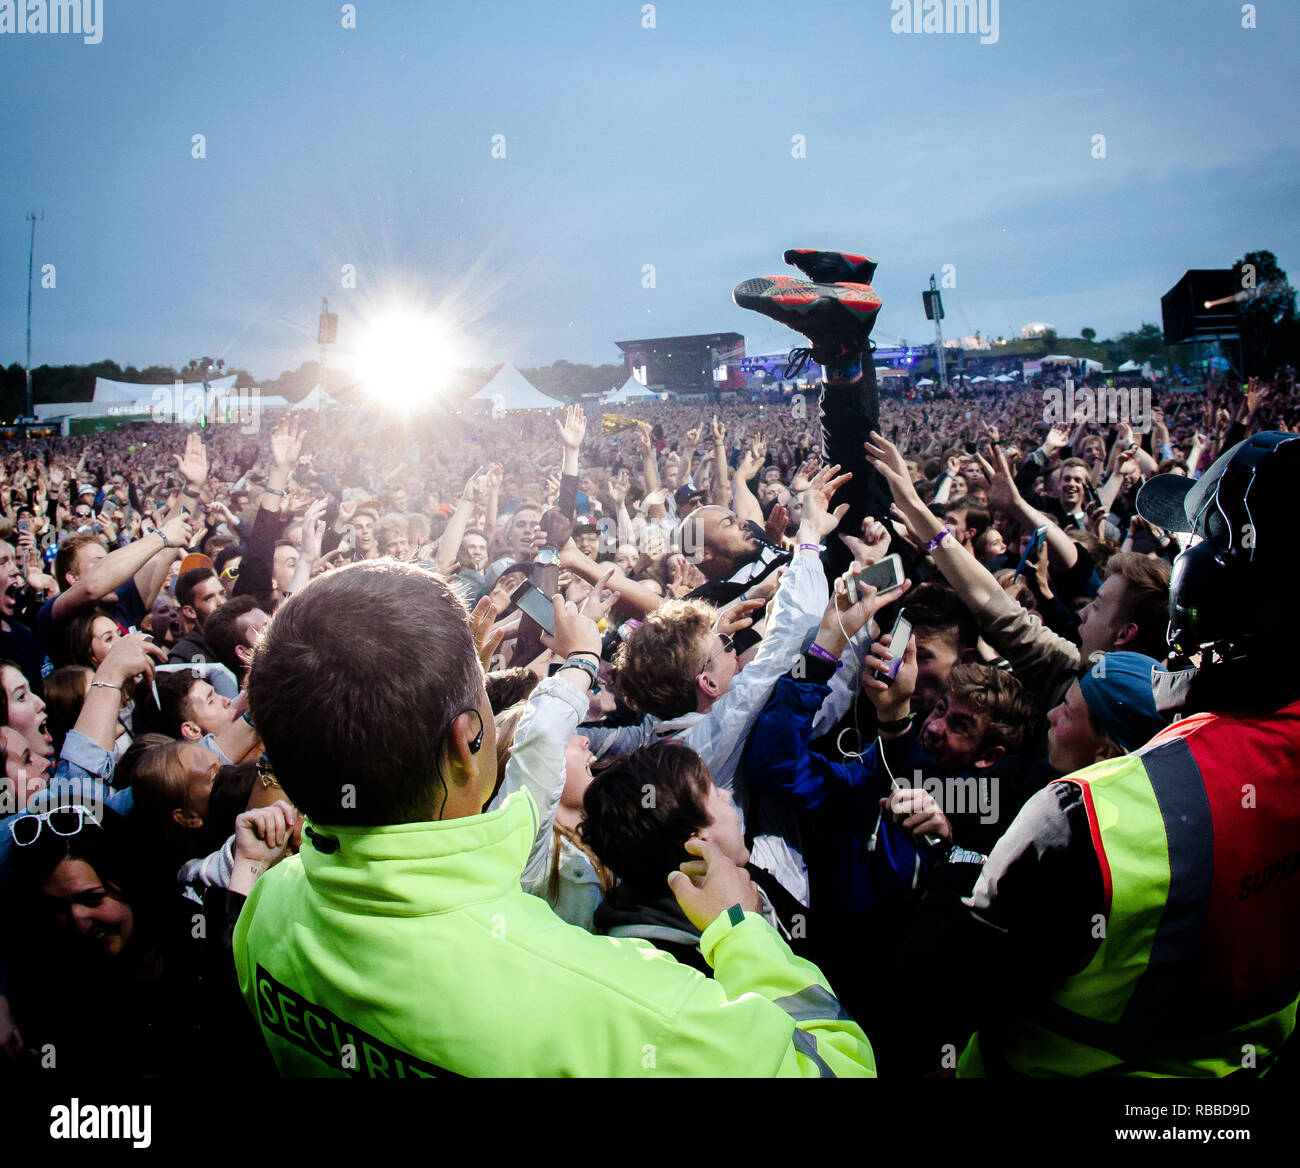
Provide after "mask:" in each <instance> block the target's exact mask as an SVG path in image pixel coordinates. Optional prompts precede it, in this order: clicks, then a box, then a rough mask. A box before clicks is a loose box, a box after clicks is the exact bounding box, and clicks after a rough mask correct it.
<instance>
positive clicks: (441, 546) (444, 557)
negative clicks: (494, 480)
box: [434, 466, 486, 572]
mask: <svg viewBox="0 0 1300 1168" xmlns="http://www.w3.org/2000/svg"><path fill="white" fill-rule="evenodd" d="M485 474H486V472H485V471H484V469H483V468H482V467H481V466H480V467H479V468H478V470H476V471H475V472H474V473H473V474H472V475H470V476H469V481H468V482H467V483H466V484H465V490H464V491H463V492H462V493H461V496H460V502H459V503H457V504H456V510H455V511H453V512H452V516H451V518H450V519H449V520H448V521H447V526H446V527H445V528H444V529H443V532H442V536H441V537H440V538H439V540H438V552H437V555H436V556H435V557H434V564H435V566H436V567H437V569H438V571H440V572H445V571H447V569H448V568H450V567H451V566H452V564H454V563H455V562H456V556H457V554H458V553H459V552H460V545H461V542H462V541H463V540H464V538H465V529H466V528H467V527H468V526H469V519H470V516H471V515H473V514H474V505H475V504H476V503H477V502H478V500H479V496H480V495H481V494H482V493H483V489H484V477H485Z"/></svg>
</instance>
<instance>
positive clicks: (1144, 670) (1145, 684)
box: [1079, 649, 1168, 750]
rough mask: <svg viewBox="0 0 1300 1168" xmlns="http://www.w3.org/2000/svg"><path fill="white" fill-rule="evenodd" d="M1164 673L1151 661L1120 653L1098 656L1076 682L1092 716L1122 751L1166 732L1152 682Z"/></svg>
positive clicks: (1136, 746)
mask: <svg viewBox="0 0 1300 1168" xmlns="http://www.w3.org/2000/svg"><path fill="white" fill-rule="evenodd" d="M1167 672H1168V670H1167V669H1165V667H1164V666H1163V665H1161V664H1160V662H1159V661H1157V660H1156V659H1155V658H1154V657H1148V656H1147V655H1146V654H1145V653H1131V652H1128V651H1127V650H1123V649H1120V650H1116V651H1115V652H1113V653H1106V654H1103V655H1101V656H1099V657H1098V659H1097V661H1096V663H1095V664H1094V665H1093V667H1092V668H1091V669H1089V670H1088V672H1087V673H1085V674H1084V675H1083V676H1082V677H1080V678H1079V689H1080V690H1082V692H1083V700H1084V701H1085V702H1087V703H1088V709H1089V710H1090V711H1091V713H1092V716H1093V717H1094V718H1095V719H1096V720H1097V723H1098V725H1100V726H1101V728H1102V729H1103V730H1104V731H1105V732H1106V733H1107V734H1109V735H1110V737H1111V738H1113V739H1114V740H1115V743H1116V744H1117V745H1118V746H1119V747H1120V748H1121V749H1123V750H1136V749H1137V748H1138V747H1139V746H1142V745H1143V744H1144V743H1146V742H1148V741H1150V739H1152V738H1153V737H1155V735H1156V734H1157V733H1159V732H1160V731H1161V730H1163V729H1164V728H1165V725H1166V721H1167V720H1166V719H1165V718H1164V717H1163V716H1162V715H1161V713H1160V711H1159V710H1158V709H1157V708H1156V696H1155V688H1154V685H1153V680H1154V678H1155V675H1156V674H1157V673H1167Z"/></svg>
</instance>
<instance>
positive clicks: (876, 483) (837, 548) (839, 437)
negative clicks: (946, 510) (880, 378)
mask: <svg viewBox="0 0 1300 1168" xmlns="http://www.w3.org/2000/svg"><path fill="white" fill-rule="evenodd" d="M821 416H822V459H823V460H824V462H825V463H826V464H828V465H829V464H832V463H838V464H839V465H840V468H841V470H840V473H841V474H843V473H846V472H850V473H852V475H853V478H852V479H851V480H850V481H849V482H847V483H845V484H844V486H842V487H841V488H840V489H839V490H838V491H837V492H836V493H835V497H834V498H833V499H832V500H831V503H832V505H833V506H836V507H838V506H839V505H840V504H841V503H847V504H848V505H849V511H848V514H847V515H845V516H844V518H843V519H842V520H840V525H839V527H838V528H837V529H836V534H835V535H832V536H831V537H830V538H829V539H828V540H827V543H826V560H825V562H826V573H827V576H828V577H829V578H830V579H834V578H835V577H836V576H838V575H841V574H842V573H844V572H846V571H848V567H849V564H850V563H851V562H852V559H853V555H852V553H851V552H850V551H849V549H848V548H846V547H845V546H844V544H843V543H841V542H840V540H839V539H837V538H836V535H838V534H839V532H847V533H848V534H849V535H855V536H858V537H861V535H862V520H863V519H864V518H865V517H866V516H868V515H871V516H873V517H874V518H876V519H878V520H880V521H881V522H885V521H887V520H888V518H889V506H890V504H891V503H892V502H893V496H892V495H891V494H890V491H889V484H888V483H887V482H886V481H885V479H884V476H882V475H881V474H880V472H879V471H878V470H876V468H875V467H873V466H872V465H871V463H869V462H868V461H867V459H866V455H865V454H864V453H863V450H862V444H863V442H865V441H866V439H867V435H868V434H870V432H871V431H872V430H876V431H879V430H880V398H879V395H878V393H877V391H876V370H875V366H873V365H872V363H871V354H870V352H866V353H863V355H862V379H861V380H860V381H857V382H855V383H853V384H851V385H843V384H840V385H824V386H823V390H822V398H821Z"/></svg>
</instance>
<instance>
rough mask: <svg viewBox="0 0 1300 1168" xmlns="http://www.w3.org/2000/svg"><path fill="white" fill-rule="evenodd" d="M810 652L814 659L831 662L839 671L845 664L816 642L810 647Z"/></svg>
mask: <svg viewBox="0 0 1300 1168" xmlns="http://www.w3.org/2000/svg"><path fill="white" fill-rule="evenodd" d="M808 652H809V653H811V654H812V655H813V656H814V657H820V658H821V659H822V660H823V661H829V662H830V663H831V664H832V665H834V666H835V668H836V669H838V668H839V667H840V666H841V665H842V664H843V662H842V661H841V660H840V659H839V658H838V657H836V656H835V654H833V653H831V652H830V651H829V650H827V649H823V648H822V647H821V646H820V645H819V644H817V642H816V641H814V642H813V643H812V644H811V645H809V646H808Z"/></svg>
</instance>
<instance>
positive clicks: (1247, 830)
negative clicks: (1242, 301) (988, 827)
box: [957, 433, 1300, 1077]
mask: <svg viewBox="0 0 1300 1168" xmlns="http://www.w3.org/2000/svg"><path fill="white" fill-rule="evenodd" d="M1297 481H1300V438H1298V437H1297V435H1295V434H1289V433H1262V434H1257V435H1255V436H1253V437H1251V438H1249V439H1247V440H1246V441H1244V442H1241V443H1239V444H1238V445H1236V446H1234V447H1232V448H1231V449H1230V450H1228V451H1227V452H1226V453H1224V454H1223V455H1222V456H1221V457H1220V458H1219V459H1218V460H1217V461H1216V462H1215V463H1214V465H1213V466H1211V467H1210V468H1209V470H1208V471H1207V472H1206V473H1205V475H1204V476H1202V477H1201V478H1200V479H1199V480H1195V481H1193V480H1192V479H1189V478H1186V477H1182V476H1178V475H1170V474H1166V475H1158V476H1156V477H1155V478H1153V479H1152V480H1151V481H1150V482H1148V483H1147V484H1146V485H1145V486H1144V487H1143V488H1142V490H1141V492H1140V493H1139V495H1138V499H1137V508H1138V511H1139V513H1140V514H1141V515H1142V517H1143V518H1145V519H1147V520H1148V521H1149V522H1151V523H1153V524H1155V525H1156V526H1158V527H1162V528H1164V529H1166V530H1168V531H1178V532H1189V533H1192V535H1193V536H1194V537H1199V539H1198V540H1197V539H1194V540H1193V542H1192V544H1191V546H1189V547H1188V548H1187V550H1185V551H1184V552H1183V553H1182V554H1181V555H1180V556H1179V557H1178V560H1177V562H1176V563H1175V565H1174V571H1173V578H1172V581H1171V589H1170V612H1171V621H1170V627H1169V640H1170V645H1171V646H1172V648H1173V649H1174V650H1175V651H1176V652H1178V653H1179V654H1182V655H1184V656H1187V657H1189V658H1194V657H1197V656H1199V669H1197V670H1194V671H1184V673H1183V674H1181V675H1178V674H1174V675H1169V676H1170V678H1171V679H1172V680H1171V681H1170V683H1169V690H1170V693H1174V692H1177V691H1179V690H1181V691H1182V692H1181V698H1182V700H1181V702H1180V704H1181V707H1182V709H1183V711H1184V715H1185V716H1184V718H1183V720H1181V721H1179V722H1176V723H1175V724H1173V725H1172V726H1170V727H1168V728H1167V729H1166V730H1164V731H1162V732H1161V733H1159V734H1157V735H1156V737H1155V738H1153V739H1152V740H1151V741H1150V742H1149V743H1148V744H1147V745H1146V746H1144V747H1143V748H1142V749H1141V750H1139V751H1137V752H1136V753H1135V754H1131V755H1128V756H1125V757H1123V758H1117V759H1111V760H1108V761H1106V762H1102V763H1098V764H1096V765H1094V766H1090V767H1088V768H1086V769H1085V770H1082V771H1079V772H1077V773H1075V774H1072V775H1069V776H1067V777H1066V778H1064V779H1061V780H1059V781H1057V782H1055V783H1052V784H1050V785H1049V786H1048V787H1046V788H1045V789H1044V790H1042V791H1041V792H1039V793H1038V794H1037V795H1035V796H1034V797H1033V798H1032V799H1031V800H1030V801H1029V802H1028V803H1027V804H1026V805H1025V807H1024V809H1023V810H1022V812H1021V814H1020V815H1019V817H1018V818H1017V819H1016V821H1015V822H1014V823H1013V824H1012V825H1011V827H1010V828H1009V829H1008V831H1007V833H1006V835H1005V836H1004V837H1003V838H1002V839H1001V840H1000V841H999V843H998V845H997V846H996V848H995V849H994V851H993V852H992V854H991V855H990V856H989V859H988V862H987V864H986V865H985V867H984V870H983V873H982V875H981V877H980V879H979V882H978V883H977V885H976V887H975V889H974V892H973V893H972V895H971V896H970V897H969V898H968V899H967V900H966V902H965V903H966V904H967V906H968V907H969V910H970V912H971V914H972V916H973V921H974V924H975V927H976V929H977V930H983V932H984V934H985V935H986V936H987V937H997V938H998V941H997V943H996V948H998V949H999V950H1000V956H1001V958H1002V960H1000V961H999V962H998V965H999V967H1000V968H1001V969H1002V970H1003V971H1004V977H1003V981H1004V984H1003V986H1002V989H1004V990H1006V991H1008V992H1007V996H1006V999H1005V1002H1006V1005H1005V1008H1004V1009H1002V1010H1001V1011H1000V1012H998V1013H997V1015H996V1017H995V1018H993V1019H992V1020H986V1021H985V1022H984V1024H982V1025H981V1026H980V1027H979V1029H978V1031H977V1033H976V1034H975V1036H974V1038H973V1039H971V1041H970V1043H969V1045H968V1046H967V1047H966V1050H965V1053H964V1054H963V1055H962V1057H961V1059H960V1062H959V1063H958V1067H957V1070H958V1074H959V1075H967V1076H975V1075H990V1076H992V1075H999V1074H1001V1075H1005V1074H1021V1075H1062V1076H1083V1075H1145V1076H1215V1077H1222V1076H1227V1075H1231V1074H1240V1073H1247V1074H1260V1073H1264V1072H1266V1071H1268V1070H1269V1069H1271V1068H1272V1067H1273V1066H1274V1064H1275V1063H1276V1060H1277V1056H1278V1052H1279V1050H1280V1049H1281V1047H1282V1045H1283V1043H1285V1042H1286V1040H1287V1039H1288V1038H1289V1037H1290V1035H1291V1033H1292V1031H1293V1030H1294V1028H1295V1023H1296V1006H1297V998H1298V997H1300V774H1298V773H1297V772H1298V770H1300V670H1297V669H1296V664H1297V650H1298V649H1300V633H1298V632H1297V629H1296V625H1295V622H1294V621H1293V620H1292V619H1291V618H1290V617H1289V616H1288V613H1289V611H1290V610H1291V605H1289V604H1288V603H1287V601H1288V600H1289V599H1290V596H1289V595H1288V593H1289V592H1290V591H1293V588H1294V586H1293V585H1292V583H1291V579H1292V567H1293V565H1294V563H1295V555H1294V548H1293V537H1292V531H1293V529H1294V519H1293V517H1292V515H1291V514H1290V512H1291V510H1292V496H1293V493H1294V489H1295V484H1296V482H1297ZM1162 681H1163V679H1162ZM1159 684H1161V683H1157V685H1158V686H1159Z"/></svg>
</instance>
